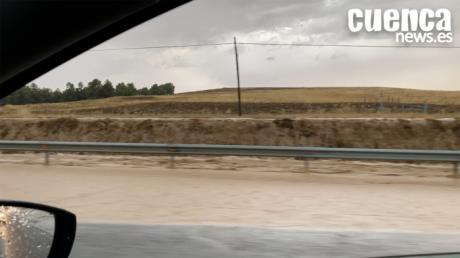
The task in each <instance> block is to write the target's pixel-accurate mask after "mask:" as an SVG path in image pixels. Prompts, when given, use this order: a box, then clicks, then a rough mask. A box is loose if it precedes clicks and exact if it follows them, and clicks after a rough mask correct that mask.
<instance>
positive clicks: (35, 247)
mask: <svg viewBox="0 0 460 258" xmlns="http://www.w3.org/2000/svg"><path fill="white" fill-rule="evenodd" d="M76 221H77V220H76V217H75V215H74V214H72V213H70V212H68V211H65V210H62V209H58V208H54V207H50V206H46V205H41V204H34V203H26V202H16V201H0V257H1V258H3V257H5V258H23V257H34V258H46V257H49V258H65V257H68V256H69V254H70V250H71V249H72V245H73V241H74V239H75V230H76Z"/></svg>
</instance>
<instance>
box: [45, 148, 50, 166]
mask: <svg viewBox="0 0 460 258" xmlns="http://www.w3.org/2000/svg"><path fill="white" fill-rule="evenodd" d="M49 164H50V153H49V152H48V151H45V166H49Z"/></svg>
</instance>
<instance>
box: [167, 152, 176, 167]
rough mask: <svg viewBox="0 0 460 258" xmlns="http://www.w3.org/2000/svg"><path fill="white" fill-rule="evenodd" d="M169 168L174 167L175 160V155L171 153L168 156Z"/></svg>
mask: <svg viewBox="0 0 460 258" xmlns="http://www.w3.org/2000/svg"><path fill="white" fill-rule="evenodd" d="M169 168H171V169H174V168H176V162H175V155H174V154H171V156H169Z"/></svg>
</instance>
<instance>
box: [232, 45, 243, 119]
mask: <svg viewBox="0 0 460 258" xmlns="http://www.w3.org/2000/svg"><path fill="white" fill-rule="evenodd" d="M233 45H234V46H235V60H236V79H237V82H238V115H239V116H241V115H242V111H241V86H240V64H239V60H238V46H237V44H236V37H234V38H233Z"/></svg>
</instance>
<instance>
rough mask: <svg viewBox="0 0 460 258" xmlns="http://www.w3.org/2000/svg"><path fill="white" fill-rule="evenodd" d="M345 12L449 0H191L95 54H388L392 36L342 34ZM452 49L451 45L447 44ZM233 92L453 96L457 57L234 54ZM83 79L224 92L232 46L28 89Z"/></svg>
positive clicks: (55, 74) (103, 60) (446, 4)
mask: <svg viewBox="0 0 460 258" xmlns="http://www.w3.org/2000/svg"><path fill="white" fill-rule="evenodd" d="M350 8H362V9H364V8H383V9H389V8H396V9H401V8H414V9H419V8H433V9H438V8H448V9H450V10H451V12H452V15H453V28H454V39H455V38H456V37H460V31H458V30H457V29H459V28H460V26H458V25H459V24H458V22H460V19H457V15H460V2H459V1H458V0H431V1H428V0H379V1H377V0H195V1H193V2H191V3H189V4H186V5H184V6H182V7H179V8H177V9H175V10H172V11H170V12H169V13H166V14H163V15H162V16H159V17H157V18H154V19H152V20H150V21H148V22H146V23H144V24H142V25H140V26H138V27H136V28H133V29H131V30H130V31H127V32H125V33H123V34H121V35H119V36H117V37H115V38H113V39H111V40H109V41H107V42H105V43H103V44H101V45H100V46H98V47H96V48H95V49H107V48H125V47H128V48H129V47H145V46H158V45H177V44H199V43H215V42H231V41H232V40H233V36H236V37H237V39H238V41H240V42H263V43H313V44H372V45H382V44H383V45H393V44H395V43H394V34H386V33H377V34H376V33H359V34H352V33H350V32H349V31H348V27H347V11H348V9H350ZM456 41H457V40H455V41H454V43H453V45H460V43H459V44H456ZM239 51H240V67H241V81H242V86H243V87H309V86H389V87H405V88H419V89H443V90H460V87H459V85H458V82H459V79H460V69H459V65H460V49H458V50H456V49H388V48H385V49H381V48H339V47H280V46H239ZM93 78H99V79H102V80H105V79H109V80H111V81H112V82H114V83H117V82H134V83H135V84H136V86H137V87H145V86H150V85H152V84H153V83H165V82H173V83H174V84H175V85H176V89H177V92H186V91H194V90H202V89H210V88H222V87H234V86H235V84H236V76H235V60H234V54H233V47H232V46H231V45H230V46H213V47H200V48H184V49H177V48H175V49H146V50H122V51H104V52H98V51H89V52H86V53H84V54H82V55H80V56H78V57H76V58H74V59H73V60H70V61H69V62H67V63H66V64H64V65H62V66H60V67H58V68H56V69H55V70H53V71H51V72H49V73H47V74H45V75H43V76H42V77H40V78H38V79H36V80H35V83H37V84H38V85H39V86H42V87H49V88H62V89H63V88H65V84H66V82H73V83H78V82H79V81H83V82H84V83H87V82H88V81H90V80H91V79H93Z"/></svg>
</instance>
